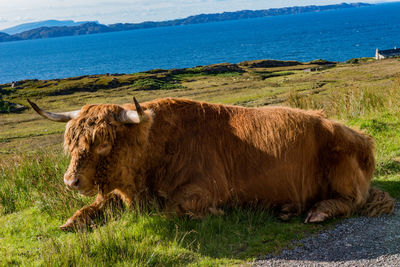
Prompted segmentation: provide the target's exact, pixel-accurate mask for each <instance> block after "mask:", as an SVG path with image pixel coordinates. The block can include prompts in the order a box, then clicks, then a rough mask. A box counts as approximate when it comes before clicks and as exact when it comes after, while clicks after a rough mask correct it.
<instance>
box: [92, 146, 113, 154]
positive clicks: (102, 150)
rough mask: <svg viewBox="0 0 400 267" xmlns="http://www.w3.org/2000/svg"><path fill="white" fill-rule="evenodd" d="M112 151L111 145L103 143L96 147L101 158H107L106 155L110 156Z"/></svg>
mask: <svg viewBox="0 0 400 267" xmlns="http://www.w3.org/2000/svg"><path fill="white" fill-rule="evenodd" d="M111 149H112V145H111V144H110V143H102V144H99V145H98V146H97V147H96V149H95V151H96V153H97V154H99V155H101V156H106V155H108V154H110V152H111Z"/></svg>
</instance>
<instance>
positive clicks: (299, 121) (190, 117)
mask: <svg viewBox="0 0 400 267" xmlns="http://www.w3.org/2000/svg"><path fill="white" fill-rule="evenodd" d="M144 106H145V107H146V108H150V109H152V110H153V112H154V122H153V126H152V129H151V133H150V137H149V140H150V143H151V144H152V145H151V148H150V152H149V153H151V160H152V161H153V163H154V164H155V165H154V166H153V167H152V168H151V169H152V171H151V174H150V176H151V179H152V182H151V184H152V185H153V187H155V188H154V190H155V191H159V192H162V193H163V194H166V195H168V194H170V193H171V192H173V191H175V190H178V189H179V187H180V186H182V185H184V184H187V183H189V182H193V181H196V182H197V183H199V184H201V186H204V187H207V188H209V190H210V192H212V196H213V197H218V198H221V201H222V202H224V201H225V200H226V199H237V200H238V201H239V202H254V201H262V202H265V203H267V204H268V203H270V202H274V203H271V204H283V203H286V202H293V201H296V202H304V201H307V199H308V198H309V197H310V196H312V195H315V194H316V191H318V186H319V180H320V179H321V177H319V176H320V173H319V172H318V150H319V143H318V142H317V141H316V140H317V138H316V135H315V127H318V125H319V124H320V121H321V120H323V119H324V118H323V117H322V116H321V114H320V113H317V112H305V111H301V110H297V109H290V108H280V107H273V108H242V107H234V106H222V105H215V104H206V103H201V102H194V101H189V100H179V99H164V100H161V101H157V102H152V103H147V105H146V104H145V105H144ZM316 125H317V126H316ZM156 165H157V166H156Z"/></svg>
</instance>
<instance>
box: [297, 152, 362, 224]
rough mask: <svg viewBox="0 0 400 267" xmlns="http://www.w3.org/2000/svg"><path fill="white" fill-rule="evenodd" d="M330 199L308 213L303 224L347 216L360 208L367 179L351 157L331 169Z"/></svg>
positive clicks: (315, 206) (329, 180)
mask: <svg viewBox="0 0 400 267" xmlns="http://www.w3.org/2000/svg"><path fill="white" fill-rule="evenodd" d="M328 183H329V188H330V194H329V195H330V196H331V197H332V198H331V199H326V200H322V201H320V202H318V203H316V204H315V205H314V207H313V208H312V209H311V210H310V211H309V212H308V214H307V217H306V220H305V221H304V222H305V223H313V222H322V221H324V220H326V219H328V218H332V217H335V216H349V215H351V214H352V213H353V212H354V211H356V210H357V209H358V208H359V207H360V206H362V205H363V204H364V203H365V201H366V199H367V196H368V190H369V178H368V177H367V176H366V174H365V172H364V171H363V170H361V169H360V167H359V165H358V162H357V159H356V158H355V157H351V156H345V157H343V160H342V161H341V162H339V164H338V165H337V166H336V167H335V168H333V169H332V170H331V171H330V173H329V175H328Z"/></svg>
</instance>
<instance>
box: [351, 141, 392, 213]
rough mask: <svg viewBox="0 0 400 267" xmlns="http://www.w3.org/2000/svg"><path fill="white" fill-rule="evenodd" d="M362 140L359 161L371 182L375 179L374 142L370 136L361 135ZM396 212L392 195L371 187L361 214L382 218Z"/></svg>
mask: <svg viewBox="0 0 400 267" xmlns="http://www.w3.org/2000/svg"><path fill="white" fill-rule="evenodd" d="M360 135H361V136H360V137H361V139H362V140H359V143H361V144H362V145H361V149H360V150H358V152H357V154H358V161H359V165H360V167H361V169H363V170H364V173H365V175H366V176H367V180H368V181H370V180H372V178H373V174H374V170H375V157H374V141H373V139H372V138H371V137H370V136H368V135H364V134H363V133H360ZM393 211H394V200H393V199H392V198H391V197H390V195H389V194H388V193H386V192H384V191H382V190H380V189H378V188H375V187H370V188H369V191H368V197H367V199H366V202H365V203H364V205H362V206H361V209H359V213H360V214H361V215H364V216H370V217H374V216H380V215H382V214H385V213H387V214H390V213H393Z"/></svg>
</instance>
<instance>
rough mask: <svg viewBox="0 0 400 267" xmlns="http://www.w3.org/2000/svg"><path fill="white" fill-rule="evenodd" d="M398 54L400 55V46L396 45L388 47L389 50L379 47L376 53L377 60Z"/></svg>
mask: <svg viewBox="0 0 400 267" xmlns="http://www.w3.org/2000/svg"><path fill="white" fill-rule="evenodd" d="M396 56H400V48H396V47H395V48H393V49H388V50H379V49H378V48H377V49H376V53H375V59H376V60H380V59H385V58H389V57H396Z"/></svg>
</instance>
